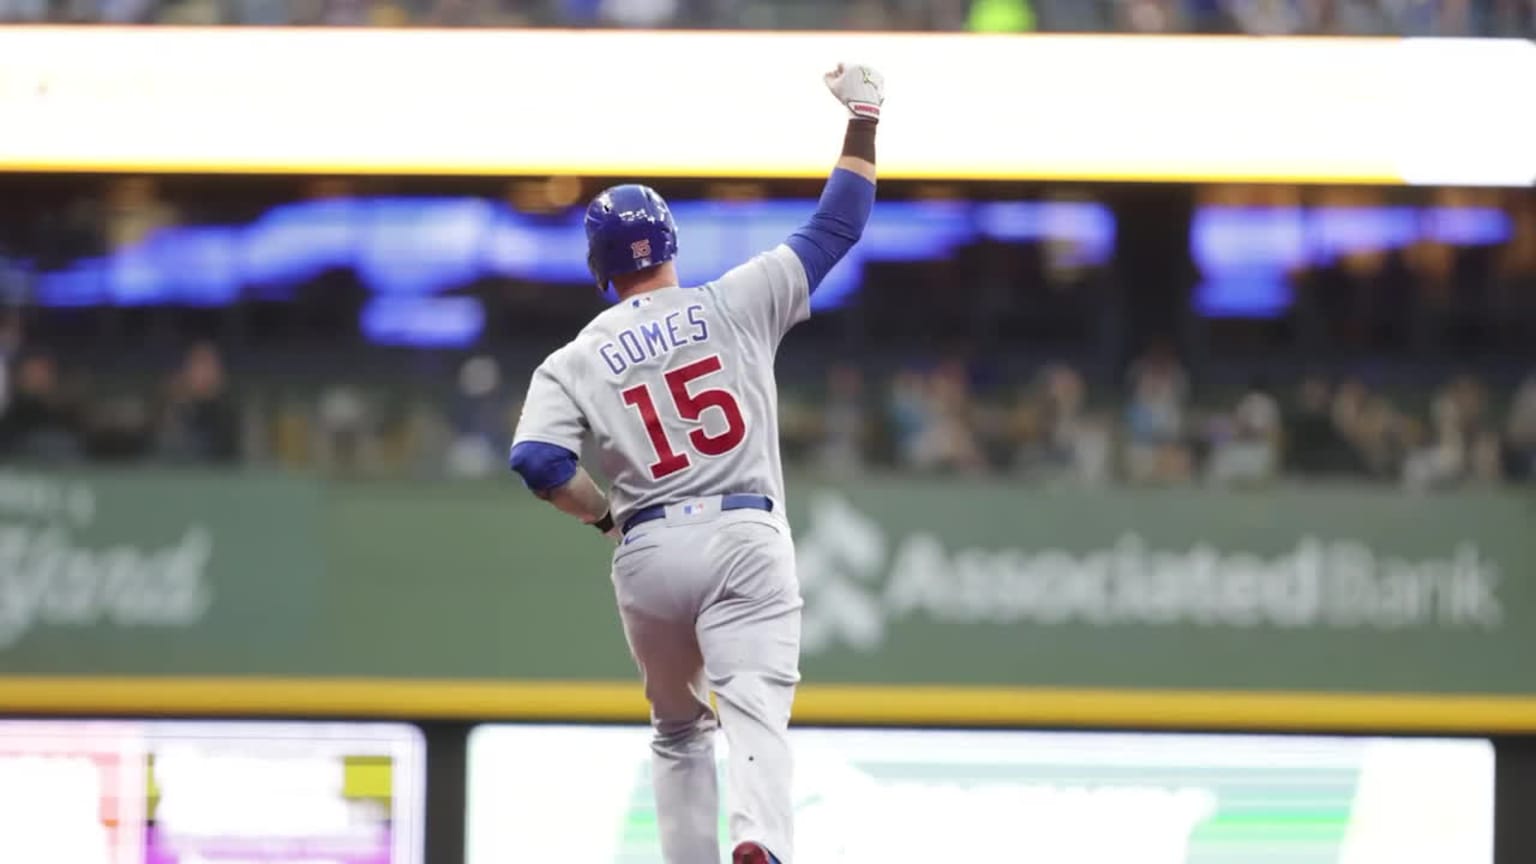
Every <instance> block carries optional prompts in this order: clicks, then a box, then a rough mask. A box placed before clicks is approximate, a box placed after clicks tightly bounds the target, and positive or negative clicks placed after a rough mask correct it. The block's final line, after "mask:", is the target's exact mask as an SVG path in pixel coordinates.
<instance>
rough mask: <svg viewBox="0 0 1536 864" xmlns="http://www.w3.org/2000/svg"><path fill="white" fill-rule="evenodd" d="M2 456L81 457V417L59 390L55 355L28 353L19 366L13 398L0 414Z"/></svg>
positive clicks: (44, 459) (46, 459) (37, 458)
mask: <svg viewBox="0 0 1536 864" xmlns="http://www.w3.org/2000/svg"><path fill="white" fill-rule="evenodd" d="M0 454H3V455H4V457H5V459H6V460H17V461H29V462H50V463H58V462H72V461H75V460H77V459H79V458H80V457H81V455H82V453H81V447H80V426H79V415H78V413H77V411H76V409H75V406H74V405H73V404H71V402H70V401H69V400H68V399H66V398H65V396H64V395H63V393H62V391H61V388H60V387H59V373H58V367H57V365H56V364H55V362H54V359H53V356H52V355H50V354H47V353H44V352H34V353H28V354H24V355H23V356H22V357H21V359H20V362H18V363H17V364H16V371H15V379H14V381H13V382H12V383H11V394H10V399H9V401H8V403H7V404H6V406H5V413H4V414H3V415H0Z"/></svg>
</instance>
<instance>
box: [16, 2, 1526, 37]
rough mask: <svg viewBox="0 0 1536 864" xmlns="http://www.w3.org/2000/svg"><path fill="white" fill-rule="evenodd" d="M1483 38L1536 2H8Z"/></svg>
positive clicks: (536, 22) (305, 18)
mask: <svg viewBox="0 0 1536 864" xmlns="http://www.w3.org/2000/svg"><path fill="white" fill-rule="evenodd" d="M5 21H11V22H16V21H21V22H31V21H50V22H65V23H116V24H145V23H163V24H183V25H211V24H243V25H256V26H263V25H267V26H270V25H300V26H305V25H331V26H383V27H401V26H426V27H527V26H554V27H652V28H662V27H676V28H689V29H701V28H730V29H809V30H978V31H989V32H997V31H1003V32H1025V31H1044V32H1110V31H1131V32H1151V33H1189V32H1198V33H1255V34H1340V35H1408V36H1473V35H1512V36H1530V35H1532V34H1536V0H0V22H5Z"/></svg>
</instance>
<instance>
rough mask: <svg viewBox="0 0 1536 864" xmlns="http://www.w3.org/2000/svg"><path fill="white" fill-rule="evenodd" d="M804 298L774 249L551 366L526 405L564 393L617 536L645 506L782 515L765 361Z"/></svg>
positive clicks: (602, 329)
mask: <svg viewBox="0 0 1536 864" xmlns="http://www.w3.org/2000/svg"><path fill="white" fill-rule="evenodd" d="M807 296H808V295H807V289H806V285H805V276H804V270H803V268H802V267H801V265H800V262H799V260H798V259H796V258H795V257H794V254H793V253H792V252H790V251H789V249H788V248H786V247H783V246H781V247H779V248H777V249H775V250H773V251H771V252H768V253H765V254H763V255H760V256H758V257H756V258H754V259H753V260H752V261H750V262H748V263H747V264H744V265H742V266H741V267H738V268H736V269H735V270H732V271H731V272H730V273H728V274H726V275H725V276H723V277H721V278H720V279H718V280H716V281H714V282H711V283H708V284H706V285H703V286H700V287H696V288H685V287H671V288H663V289H660V290H657V291H651V292H646V293H643V294H640V295H637V296H635V297H631V298H628V299H625V300H623V301H621V302H620V303H618V304H616V305H614V306H613V307H611V308H609V309H607V310H605V311H603V312H602V313H601V314H599V315H598V316H597V317H596V318H594V319H593V320H592V322H591V323H590V324H588V325H587V326H586V327H585V328H584V329H583V330H582V331H581V333H580V334H579V335H578V336H577V337H576V338H575V339H574V340H572V341H571V342H570V343H569V344H567V345H566V346H564V347H563V348H561V349H560V350H559V351H557V352H555V353H554V354H552V355H550V357H549V359H548V360H546V361H545V363H544V364H543V365H542V366H541V367H540V369H539V372H538V373H537V374H536V375H535V383H534V387H533V388H532V389H531V390H530V400H532V399H535V398H538V395H539V392H540V391H543V392H545V393H548V392H549V388H548V387H547V386H541V385H540V380H541V379H543V380H544V381H545V382H549V381H550V379H553V381H554V382H557V383H558V384H559V385H560V387H561V389H563V391H564V393H563V394H561V395H563V396H564V397H565V398H567V399H569V401H570V403H571V405H572V406H573V407H574V408H575V409H576V411H575V413H576V414H577V415H579V418H580V422H581V424H583V426H584V428H582V429H580V430H579V431H580V432H581V433H586V434H590V436H591V439H592V441H593V442H594V443H595V444H596V446H597V448H598V451H599V453H600V454H601V467H602V472H603V473H604V474H606V475H607V476H608V477H609V479H610V482H611V489H610V493H609V497H610V501H611V504H612V507H613V515H614V518H615V520H616V521H617V522H618V523H619V524H621V525H622V524H623V523H624V521H625V520H626V519H627V518H628V516H629V515H631V514H632V513H633V512H634V511H635V510H637V509H639V508H641V507H647V506H651V505H656V504H670V503H678V502H681V501H684V500H686V499H689V498H696V497H703V496H710V495H725V494H732V493H753V494H759V495H766V496H768V497H770V498H772V499H773V500H774V501H775V503H776V504H777V505H778V507H779V508H780V509H781V511H782V507H783V502H784V494H783V486H784V483H783V471H782V468H781V464H780V458H779V445H778V394H777V385H776V383H775V379H774V374H773V361H774V355H775V353H776V351H777V348H778V344H779V341H780V339H781V338H782V337H783V334H784V332H785V331H786V330H787V329H788V328H789V327H790V326H792V325H793V324H794V323H795V322H796V321H799V320H802V319H803V318H805V317H806V315H807V314H808V312H809V307H808V300H807ZM551 401H553V400H551ZM530 408H533V409H535V410H539V411H540V413H543V411H542V410H541V409H539V408H538V407H537V406H531V405H530V406H528V407H527V408H525V411H528V410H529V409H530ZM546 425H547V424H546ZM572 431H573V432H575V431H576V430H572ZM549 443H554V444H561V445H563V446H568V445H567V443H566V441H563V440H552V441H550V442H549Z"/></svg>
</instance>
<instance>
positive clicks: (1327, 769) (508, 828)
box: [465, 726, 1494, 864]
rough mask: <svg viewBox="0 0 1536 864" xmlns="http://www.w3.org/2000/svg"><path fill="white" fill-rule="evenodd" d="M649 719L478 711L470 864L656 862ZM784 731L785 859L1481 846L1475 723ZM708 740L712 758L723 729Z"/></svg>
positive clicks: (1337, 861) (1358, 863)
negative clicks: (788, 833)
mask: <svg viewBox="0 0 1536 864" xmlns="http://www.w3.org/2000/svg"><path fill="white" fill-rule="evenodd" d="M650 735H651V733H650V730H649V729H646V728H643V727H634V726H619V727H595V726H483V727H479V728H477V729H476V730H475V731H474V732H473V733H472V735H471V738H470V747H469V760H468V763H469V789H468V834H467V845H466V852H467V856H466V859H465V860H466V862H467V864H514V862H540V861H554V860H561V861H570V862H580V864H652V862H660V861H661V856H660V848H659V845H658V838H657V823H656V812H655V804H654V796H653V794H652V792H651V781H650V773H649V772H650V748H649V746H648V745H649V741H650ZM790 739H791V745H792V748H793V751H794V755H795V781H794V782H795V789H794V795H795V820H796V827H795V836H796V839H795V842H796V855H797V860H802V861H807V862H812V861H814V862H817V864H834V862H866V861H890V862H900V864H905V862H912V864H926V862H933V861H996V860H1007V861H1029V862H1033V864H1126V862H1146V864H1252V862H1255V861H1263V862H1267V864H1324V862H1328V864H1403V862H1425V864H1428V862H1449V861H1455V862H1457V864H1490V862H1491V861H1492V860H1493V800H1494V786H1493V777H1494V754H1493V746H1492V745H1491V744H1490V743H1489V742H1488V741H1487V740H1476V739H1461V740H1456V739H1409V738H1397V739H1392V738H1340V737H1297V736H1287V737H1271V736H1248V735H1241V736H1238V735H1223V736H1214V735H1169V734H1119V733H1115V734H1110V733H1064V732H1049V733H1042V732H1013V731H1007V732H1005V731H989V732H961V731H949V730H943V731H941V730H896V729H814V728H796V729H793V730H792V731H791V733H790ZM716 748H717V753H716V755H717V757H718V758H719V759H720V760H721V762H722V763H723V760H724V756H725V752H726V746H725V741H724V737H723V736H718V737H717V742H716ZM720 788H721V789H722V790H723V789H725V788H726V787H725V784H724V783H722V784H721V786H720ZM720 836H721V837H722V840H723V838H725V837H727V836H728V835H727V833H726V831H725V823H724V818H723V817H722V822H721V831H720Z"/></svg>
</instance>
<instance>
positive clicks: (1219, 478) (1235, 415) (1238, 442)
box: [1208, 380, 1280, 486]
mask: <svg viewBox="0 0 1536 864" xmlns="http://www.w3.org/2000/svg"><path fill="white" fill-rule="evenodd" d="M1225 433H1226V434H1225V435H1223V436H1222V438H1221V439H1220V440H1218V441H1217V442H1215V446H1214V448H1213V449H1212V452H1211V463H1210V467H1209V472H1208V473H1209V476H1210V479H1211V481H1212V482H1213V483H1215V484H1216V485H1220V486H1226V485H1251V484H1257V483H1267V482H1268V481H1270V480H1272V479H1274V476H1275V472H1276V469H1277V468H1278V467H1279V466H1278V463H1279V454H1280V402H1279V400H1277V399H1276V398H1275V397H1274V394H1273V393H1271V392H1270V390H1269V386H1268V384H1267V383H1265V382H1264V381H1261V380H1256V381H1254V382H1253V383H1252V384H1250V385H1249V387H1248V391H1247V392H1246V393H1244V394H1243V396H1242V398H1241V399H1239V400H1238V401H1237V406H1236V407H1235V408H1234V409H1233V411H1232V416H1231V422H1230V425H1229V427H1228V428H1227V429H1226V430H1225Z"/></svg>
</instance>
